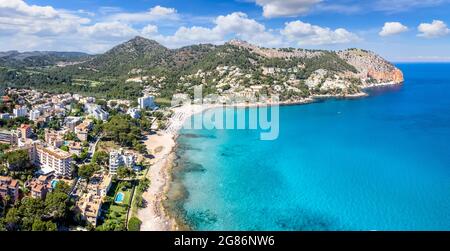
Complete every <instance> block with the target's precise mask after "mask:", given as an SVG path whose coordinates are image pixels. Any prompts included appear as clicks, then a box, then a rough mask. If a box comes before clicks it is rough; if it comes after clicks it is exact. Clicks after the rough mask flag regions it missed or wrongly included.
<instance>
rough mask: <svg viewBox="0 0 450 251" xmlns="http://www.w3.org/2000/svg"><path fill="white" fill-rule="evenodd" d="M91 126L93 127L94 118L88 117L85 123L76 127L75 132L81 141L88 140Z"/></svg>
mask: <svg viewBox="0 0 450 251" xmlns="http://www.w3.org/2000/svg"><path fill="white" fill-rule="evenodd" d="M91 128H92V120H90V119H86V120H84V121H83V123H81V124H79V125H77V126H76V127H75V134H76V135H77V137H78V139H80V140H81V141H87V140H88V134H89V131H90V130H91Z"/></svg>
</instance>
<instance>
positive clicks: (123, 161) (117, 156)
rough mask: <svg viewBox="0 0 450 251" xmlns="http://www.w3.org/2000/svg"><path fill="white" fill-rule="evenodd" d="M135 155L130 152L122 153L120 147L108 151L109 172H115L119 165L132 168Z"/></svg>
mask: <svg viewBox="0 0 450 251" xmlns="http://www.w3.org/2000/svg"><path fill="white" fill-rule="evenodd" d="M135 163H136V157H135V156H134V155H133V154H130V153H128V154H127V153H124V152H123V150H122V149H120V150H119V151H112V152H110V153H109V173H110V174H117V169H118V168H119V167H121V166H124V167H129V168H134V165H135Z"/></svg>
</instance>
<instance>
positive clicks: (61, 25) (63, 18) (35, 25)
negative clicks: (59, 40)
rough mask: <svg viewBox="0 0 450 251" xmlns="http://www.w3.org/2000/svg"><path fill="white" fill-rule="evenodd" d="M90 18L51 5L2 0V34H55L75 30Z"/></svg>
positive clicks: (0, 19)
mask: <svg viewBox="0 0 450 251" xmlns="http://www.w3.org/2000/svg"><path fill="white" fill-rule="evenodd" d="M89 22H90V20H89V19H88V18H85V17H82V16H78V15H75V14H72V13H70V12H69V11H65V10H56V9H54V8H53V7H51V6H37V5H28V4H27V3H25V2H24V1H22V0H0V24H1V25H0V34H1V33H3V34H4V33H7V34H17V33H21V34H39V35H41V36H54V35H57V34H62V33H65V32H74V31H75V30H76V29H77V28H78V27H79V26H80V25H83V24H87V23H89Z"/></svg>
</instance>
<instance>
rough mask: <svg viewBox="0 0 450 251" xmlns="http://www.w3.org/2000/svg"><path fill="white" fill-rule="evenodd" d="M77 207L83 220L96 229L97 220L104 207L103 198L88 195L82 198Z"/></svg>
mask: <svg viewBox="0 0 450 251" xmlns="http://www.w3.org/2000/svg"><path fill="white" fill-rule="evenodd" d="M75 205H76V207H77V209H78V210H79V211H80V213H81V215H82V218H83V219H84V220H86V221H87V222H89V223H90V224H91V225H92V226H94V227H96V226H97V218H98V216H99V215H100V209H101V207H102V199H101V197H100V196H97V195H93V194H89V193H87V194H84V195H83V196H81V197H80V198H79V200H78V201H77V202H76V204H75Z"/></svg>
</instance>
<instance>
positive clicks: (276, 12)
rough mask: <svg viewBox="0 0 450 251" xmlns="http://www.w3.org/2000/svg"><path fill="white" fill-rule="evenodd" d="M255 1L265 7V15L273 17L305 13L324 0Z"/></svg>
mask: <svg viewBox="0 0 450 251" xmlns="http://www.w3.org/2000/svg"><path fill="white" fill-rule="evenodd" d="M255 2H256V4H257V5H259V6H262V7H263V15H264V17H266V18H273V17H294V16H298V15H301V14H305V13H307V12H308V11H309V10H310V9H311V8H312V7H313V6H314V5H315V4H318V3H320V2H322V0H255Z"/></svg>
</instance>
